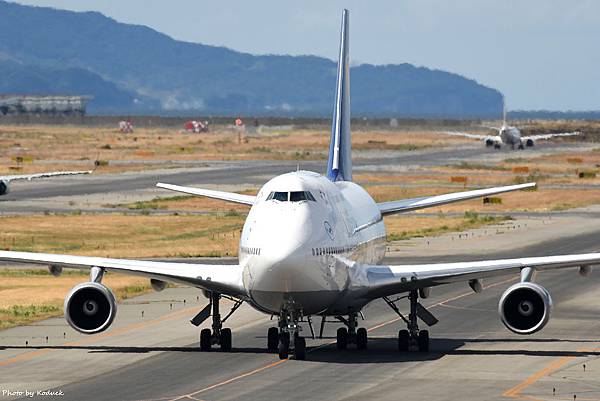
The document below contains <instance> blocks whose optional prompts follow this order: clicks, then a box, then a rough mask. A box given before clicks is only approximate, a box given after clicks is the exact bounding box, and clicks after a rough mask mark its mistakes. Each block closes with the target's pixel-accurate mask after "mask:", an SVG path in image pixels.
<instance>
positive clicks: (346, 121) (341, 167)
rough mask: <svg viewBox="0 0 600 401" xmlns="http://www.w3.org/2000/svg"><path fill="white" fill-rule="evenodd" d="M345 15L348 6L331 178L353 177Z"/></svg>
mask: <svg viewBox="0 0 600 401" xmlns="http://www.w3.org/2000/svg"><path fill="white" fill-rule="evenodd" d="M348 18H349V17H348V10H344V12H343V13H342V32H341V35H340V58H339V60H338V70H337V85H336V91H335V107H334V109H333V122H332V126H331V143H330V144H329V160H328V161H327V178H329V179H330V180H331V181H352V146H351V145H352V144H351V141H350V62H349V56H350V53H349V51H348V45H349V43H348Z"/></svg>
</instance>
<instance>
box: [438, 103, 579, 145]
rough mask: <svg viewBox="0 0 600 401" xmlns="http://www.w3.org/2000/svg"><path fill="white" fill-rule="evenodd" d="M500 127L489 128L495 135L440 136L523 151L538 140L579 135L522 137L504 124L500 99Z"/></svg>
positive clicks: (460, 133) (504, 116)
mask: <svg viewBox="0 0 600 401" xmlns="http://www.w3.org/2000/svg"><path fill="white" fill-rule="evenodd" d="M502 104H503V106H502V126H501V127H490V129H493V130H496V131H498V134H497V135H478V134H471V133H468V132H456V131H442V132H441V133H442V134H446V135H452V136H462V137H465V138H472V139H479V140H482V141H483V142H484V143H485V146H488V147H489V146H493V147H494V149H500V148H501V147H502V145H510V146H511V147H512V149H515V148H517V149H525V147H533V146H535V142H536V141H538V140H544V139H550V138H555V137H560V136H576V135H580V134H581V133H580V132H561V133H554V134H541V135H528V136H522V135H521V130H520V129H519V128H517V127H514V126H512V125H508V124H507V123H506V103H505V102H504V98H502Z"/></svg>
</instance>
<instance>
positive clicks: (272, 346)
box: [267, 327, 279, 352]
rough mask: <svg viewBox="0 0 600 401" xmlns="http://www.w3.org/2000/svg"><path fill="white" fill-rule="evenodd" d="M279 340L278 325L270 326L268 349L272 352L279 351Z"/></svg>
mask: <svg viewBox="0 0 600 401" xmlns="http://www.w3.org/2000/svg"><path fill="white" fill-rule="evenodd" d="M278 342H279V330H278V329H277V327H270V328H269V332H268V333H267V349H268V350H269V351H271V352H275V351H277V344H278Z"/></svg>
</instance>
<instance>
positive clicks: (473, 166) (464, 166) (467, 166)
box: [446, 162, 510, 171]
mask: <svg viewBox="0 0 600 401" xmlns="http://www.w3.org/2000/svg"><path fill="white" fill-rule="evenodd" d="M446 167H450V168H455V169H458V170H494V171H508V170H510V168H508V167H505V166H498V165H490V164H481V163H468V162H460V163H459V164H450V165H448V166H446Z"/></svg>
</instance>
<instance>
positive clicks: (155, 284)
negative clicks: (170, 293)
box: [150, 278, 167, 292]
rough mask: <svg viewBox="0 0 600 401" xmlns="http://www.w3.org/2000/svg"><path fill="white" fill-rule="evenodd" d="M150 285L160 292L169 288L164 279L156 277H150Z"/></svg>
mask: <svg viewBox="0 0 600 401" xmlns="http://www.w3.org/2000/svg"><path fill="white" fill-rule="evenodd" d="M150 285H152V289H153V290H154V291H156V292H160V291H162V290H164V289H165V288H167V283H166V282H165V281H162V280H157V279H155V278H151V279H150Z"/></svg>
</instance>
